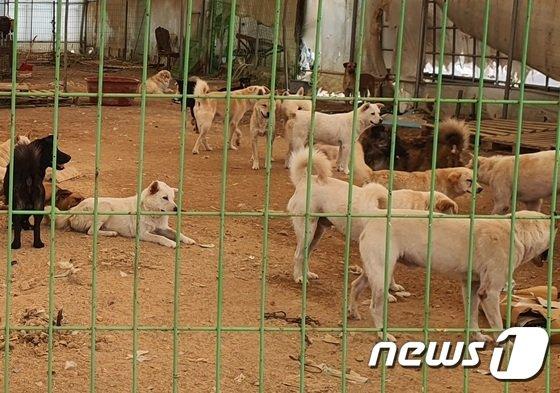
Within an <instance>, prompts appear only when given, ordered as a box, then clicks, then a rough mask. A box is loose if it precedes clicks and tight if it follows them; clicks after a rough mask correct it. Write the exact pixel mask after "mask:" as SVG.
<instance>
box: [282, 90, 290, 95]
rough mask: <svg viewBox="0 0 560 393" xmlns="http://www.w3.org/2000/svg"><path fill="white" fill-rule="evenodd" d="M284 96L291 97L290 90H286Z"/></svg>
mask: <svg viewBox="0 0 560 393" xmlns="http://www.w3.org/2000/svg"><path fill="white" fill-rule="evenodd" d="M282 95H283V96H289V95H290V90H286V91H285V92H284V93H282Z"/></svg>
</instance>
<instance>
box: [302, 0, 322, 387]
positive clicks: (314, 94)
mask: <svg viewBox="0 0 560 393" xmlns="http://www.w3.org/2000/svg"><path fill="white" fill-rule="evenodd" d="M322 19H323V0H318V2H317V22H316V24H315V61H314V62H313V71H312V75H311V81H312V82H311V119H310V124H309V138H308V143H307V144H308V146H309V155H308V157H307V174H306V176H307V177H306V189H305V193H306V194H305V214H304V217H305V223H304V234H303V244H304V249H303V276H302V280H301V281H302V282H301V284H302V287H301V330H300V341H299V345H300V354H299V391H300V393H305V353H306V351H307V340H306V338H307V333H306V331H307V325H306V324H305V320H306V314H307V280H308V278H307V274H308V270H309V253H310V248H309V246H310V244H309V243H310V242H309V235H310V233H309V222H310V220H311V216H310V211H309V210H310V207H311V187H312V182H311V173H312V171H313V144H314V139H315V111H316V110H317V82H318V75H319V67H320V64H321V28H322Z"/></svg>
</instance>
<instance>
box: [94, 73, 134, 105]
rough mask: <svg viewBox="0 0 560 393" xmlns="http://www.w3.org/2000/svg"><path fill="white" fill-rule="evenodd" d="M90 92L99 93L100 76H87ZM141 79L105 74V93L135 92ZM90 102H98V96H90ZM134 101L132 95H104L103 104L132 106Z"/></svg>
mask: <svg viewBox="0 0 560 393" xmlns="http://www.w3.org/2000/svg"><path fill="white" fill-rule="evenodd" d="M85 79H86V83H87V91H88V93H97V87H98V83H99V77H97V76H90V77H87V78H85ZM139 84H140V81H139V80H138V79H136V78H128V77H124V76H104V77H103V93H126V94H135V93H137V92H138V85H139ZM89 102H91V103H94V104H96V103H97V97H90V98H89ZM133 103H134V98H132V97H130V98H129V97H103V105H110V106H130V105H132V104H133Z"/></svg>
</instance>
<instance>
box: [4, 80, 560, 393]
mask: <svg viewBox="0 0 560 393" xmlns="http://www.w3.org/2000/svg"><path fill="white" fill-rule="evenodd" d="M92 72H95V70H92ZM85 74H87V73H86V72H83V71H79V72H78V71H76V72H73V74H72V77H73V78H74V79H75V80H80V78H81V77H82V76H84V75H85ZM9 115H10V114H9V110H7V109H0V137H1V139H2V140H5V139H6V137H7V135H8V130H9V128H8V125H9ZM139 115H140V108H139V106H132V107H104V108H103V115H102V122H103V127H102V138H101V139H102V147H101V155H102V159H101V163H102V164H101V169H100V175H99V184H100V195H103V196H118V197H121V196H122V197H124V196H130V195H134V194H135V190H136V174H137V169H138V167H137V164H138V157H139V148H140V145H139V125H140V116H139ZM16 121H17V127H16V128H17V132H18V133H20V134H29V133H30V134H31V136H32V137H33V138H35V137H40V136H44V135H47V134H49V133H51V130H52V126H53V109H52V108H50V107H37V108H23V109H18V110H17V113H16ZM242 129H243V131H244V135H245V139H244V140H243V141H242V147H241V149H240V150H239V151H230V152H229V160H228V171H227V192H226V195H225V197H226V205H227V210H228V211H235V212H259V211H261V209H262V208H263V205H264V190H265V187H264V185H265V172H264V170H260V171H253V170H251V166H250V161H249V158H250V154H251V153H250V145H249V141H248V138H247V134H248V119H247V118H246V119H245V120H244V122H243V125H242ZM221 130H222V126H221V124H218V123H216V124H215V126H214V128H213V132H212V134H211V135H210V139H211V142H212V144H213V145H214V147H215V150H214V151H212V152H202V154H201V155H198V156H193V155H192V154H191V152H190V151H191V148H192V145H193V143H194V138H195V134H193V133H192V132H191V131H190V129H189V131H188V133H187V143H186V147H185V178H184V184H185V186H184V200H183V204H184V206H185V208H186V209H187V210H188V211H189V212H200V211H210V212H218V211H219V208H220V200H221V194H220V180H221V176H222V174H221V165H222V158H223V155H222V145H223V143H222V137H221V135H222V131H221ZM95 131H96V108H95V107H94V106H72V107H63V108H61V109H60V120H59V144H60V146H61V149H62V150H63V151H65V152H67V153H69V154H71V155H72V163H73V164H74V165H75V166H76V167H77V168H78V169H79V170H80V171H81V173H82V176H81V177H79V178H77V179H74V180H70V181H67V182H65V183H63V184H62V186H63V187H64V188H69V189H72V190H75V191H79V192H81V193H82V194H83V195H85V196H90V195H92V194H93V184H94V158H95V157H94V151H95ZM179 135H180V111H179V106H178V105H176V104H173V103H171V102H170V100H152V101H150V102H149V105H148V110H147V117H146V133H145V136H146V137H145V148H144V167H143V172H142V179H143V185H144V186H146V185H148V184H149V182H151V181H152V180H156V179H158V180H163V181H165V182H167V183H168V184H170V185H172V186H176V185H177V184H178V173H179V154H180V151H179V150H180V149H179ZM277 143H278V145H277V147H275V158H276V162H275V163H274V164H273V168H272V174H271V176H272V177H271V188H270V208H271V209H272V210H274V211H284V210H285V206H286V204H287V201H288V199H289V198H290V196H291V194H292V192H293V187H292V185H291V183H290V181H289V179H288V173H287V171H286V170H285V169H284V168H283V162H282V159H283V155H284V152H285V151H286V144H285V143H284V141H283V140H281V139H280V140H279V141H278V142H277ZM260 149H261V151H262V152H263V153H262V156H263V157H264V140H261V141H260ZM460 202H461V203H460V204H461V208H462V211H463V212H465V211H466V209H467V208H468V204H469V200H468V198H465V199H464V200H461V201H460ZM490 206H491V205H490V201H489V198H488V194H487V192H483V194H481V197H480V200H479V212H489V210H490ZM182 225H183V231H184V232H185V233H186V234H187V235H188V236H190V237H192V238H194V239H195V240H197V241H199V242H201V243H213V244H215V245H216V247H215V248H199V247H196V246H189V247H185V246H183V247H182V248H181V251H180V254H181V261H180V267H179V305H178V311H179V313H178V321H179V324H180V325H181V326H188V327H196V328H200V327H205V328H212V327H213V326H215V324H216V323H217V318H218V299H219V297H218V280H217V271H218V254H219V247H218V246H219V228H220V219H219V217H216V216H213V217H208V216H206V217H200V216H199V217H195V216H189V217H186V218H184V220H183V223H182ZM0 226H1V227H2V228H5V227H6V220H5V217H4V216H2V217H1V218H0ZM263 236H264V234H263V219H262V218H261V217H239V216H238V217H227V218H226V219H225V243H224V259H223V286H222V289H223V293H222V305H223V308H222V323H223V326H225V327H253V328H257V327H259V312H260V306H261V304H260V294H261V271H262V269H263V266H262V247H263V246H262V241H263ZM6 237H7V236H6V231H5V230H4V231H0V243H1V244H3V245H5V244H6ZM43 238H44V241H45V243H46V244H47V246H51V245H53V240H51V239H49V227H48V226H45V227H44V229H43ZM268 238H269V259H268V266H267V270H266V272H265V274H266V280H265V290H264V292H265V294H266V301H265V304H264V308H265V310H266V312H274V311H284V312H285V313H286V315H287V316H288V317H298V316H300V315H301V306H302V299H301V287H300V285H297V284H295V283H294V282H293V280H292V274H291V272H292V255H293V252H294V249H295V242H294V236H293V232H292V229H291V223H290V221H289V220H288V219H285V218H274V219H271V221H270V228H269V233H268ZM54 242H55V243H54V244H56V246H55V255H56V258H55V259H56V261H57V266H56V268H55V274H56V275H59V274H62V273H64V272H65V271H66V270H67V269H64V268H62V267H61V266H60V265H59V263H61V262H63V263H64V262H68V261H71V263H73V264H74V266H76V267H78V268H80V270H79V271H78V272H77V273H75V274H72V275H70V276H66V277H59V278H55V279H54V288H49V262H48V261H49V247H46V248H44V249H40V250H36V249H33V248H31V233H29V232H27V233H25V234H24V236H23V248H22V249H21V250H18V251H15V252H14V254H13V259H14V261H15V262H13V269H12V270H13V276H12V298H11V299H9V303H10V307H11V314H10V323H11V324H14V325H21V324H25V323H30V324H32V323H34V322H35V321H37V320H39V322H40V317H41V316H40V315H39V317H34V316H33V315H31V314H33V312H30V309H48V299H49V290H50V289H52V291H53V295H54V297H53V298H54V307H55V309H56V310H59V309H63V315H64V320H63V324H64V325H70V326H79V325H82V326H86V327H88V326H91V323H92V320H91V316H92V312H91V304H92V296H93V298H94V299H95V304H96V307H97V312H96V314H95V317H96V323H97V326H98V327H101V328H102V327H103V326H122V327H130V326H131V325H132V323H133V311H132V310H133V302H134V298H133V286H134V277H135V272H134V269H133V259H134V241H133V240H132V239H126V238H120V237H119V238H101V239H100V240H99V255H98V262H97V267H96V270H97V274H96V279H97V281H96V288H95V290H94V288H93V287H92V278H93V276H92V271H93V267H92V238H91V237H89V236H86V235H83V234H78V233H72V232H62V231H57V232H56V238H55V239H54ZM343 249H344V238H343V237H342V236H341V235H339V234H338V233H336V232H334V231H330V232H328V233H327V234H326V236H325V237H324V239H323V241H322V242H321V244H320V248H319V249H318V250H317V251H316V252H315V253H314V255H313V257H312V266H313V269H314V271H315V272H316V273H318V274H319V276H320V279H319V280H318V281H313V282H312V283H310V285H309V287H308V291H307V314H308V315H309V316H311V317H313V318H314V319H316V320H317V321H319V323H320V327H321V328H329V327H331V328H336V327H338V326H339V325H340V323H341V321H342V318H343V310H342V309H343V294H342V293H343ZM0 250H1V251H0V258H3V259H2V260H6V249H5V247H1V248H0ZM556 255H558V254H556ZM351 264H358V265H359V264H360V259H359V255H358V253H357V247H356V246H355V245H354V246H353V247H352V251H351ZM0 266H1V268H0V275H2V277H3V280H2V283H1V285H2V288H0V299H1V301H0V305H1V307H2V308H1V310H0V312H1V314H0V317H1V318H2V324H4V323H5V322H6V321H5V320H4V316H5V307H6V298H5V297H6V280H5V277H6V264H4V263H2V264H0ZM136 273H137V275H138V298H137V304H138V322H139V324H140V325H143V326H144V325H146V326H151V327H159V328H162V329H160V331H157V332H152V331H150V332H146V331H142V330H140V331H139V333H138V337H139V345H138V348H139V349H140V350H142V351H148V352H147V353H146V354H145V355H144V356H143V359H142V360H143V361H142V362H140V363H138V372H139V383H138V386H139V391H141V392H169V391H171V388H172V380H173V377H174V376H173V375H172V364H173V361H172V359H173V334H172V331H171V327H172V325H173V317H174V314H173V307H174V304H173V294H174V251H173V250H171V249H168V248H165V247H162V246H159V245H156V244H151V243H141V245H140V268H139V269H138V271H137V272H136ZM355 277H356V276H352V275H351V277H350V279H354V278H355ZM396 278H397V281H398V282H399V283H401V284H402V285H404V286H405V288H406V289H407V290H408V291H410V292H411V294H412V296H411V297H410V298H407V299H404V300H400V301H399V302H398V303H395V304H391V305H390V307H389V322H390V326H399V327H416V328H420V327H422V326H423V324H424V283H425V281H424V280H425V277H424V272H423V270H420V269H411V268H408V267H405V266H399V267H398V268H397V271H396ZM515 279H516V282H517V284H518V286H520V287H527V286H533V285H545V284H546V265H545V266H544V267H541V268H539V267H536V266H534V265H532V264H528V265H526V266H524V267H523V268H521V269H519V271H518V272H517V273H516V277H515ZM554 285H558V269H557V268H555V269H554ZM431 288H432V291H431V298H430V309H429V312H430V314H429V318H430V319H429V324H430V326H431V327H437V328H442V329H443V328H451V327H455V328H457V327H462V325H463V323H464V319H463V318H464V316H463V306H462V300H461V295H460V287H459V285H458V283H456V282H452V281H449V280H447V279H446V277H442V276H440V275H437V274H434V275H433V278H432V280H431ZM365 299H366V298H365V297H364V300H365ZM361 311H362V314H363V315H367V305H362V307H361ZM483 321H484V320H483ZM483 323H485V322H483ZM265 326H267V327H277V328H283V327H290V328H294V327H297V325H296V324H291V323H288V322H285V321H282V320H273V319H270V320H266V321H265ZM348 326H350V327H369V326H371V320H370V318H369V317H368V318H365V319H364V320H361V321H349V324H348ZM199 330H200V329H199ZM331 336H335V337H331ZM396 336H397V338H398V341H399V342H400V343H401V344H402V343H404V342H405V341H407V340H414V339H421V335H419V334H408V333H396ZM132 337H133V335H132V332H131V331H127V330H120V331H105V330H102V329H100V330H98V331H97V340H96V356H95V362H96V374H95V383H96V386H97V390H98V391H100V392H127V391H131V389H132V361H131V359H130V355H131V354H132ZM308 337H309V339H310V340H311V345H310V346H309V347H308V350H307V357H308V358H309V359H310V360H312V361H314V362H316V363H326V364H327V365H329V366H331V367H334V368H336V369H341V367H342V365H341V356H342V346H341V345H340V344H339V343H336V339H337V335H336V333H330V334H329V333H326V332H319V331H314V329H313V328H312V327H309V328H308ZM431 337H432V338H433V339H436V340H444V339H449V340H452V341H457V340H459V341H460V340H462V339H463V337H462V336H461V335H459V334H448V333H444V332H442V333H438V334H433V335H431ZM11 340H12V343H13V349H12V351H11V353H10V363H9V368H10V386H11V390H10V391H12V392H44V391H46V384H47V343H46V340H45V338H44V336H43V337H41V335H39V334H30V333H25V332H12V337H11ZM90 340H91V337H90V335H89V332H87V331H86V332H84V331H78V330H77V331H72V332H67V333H55V335H54V354H53V361H54V366H53V370H54V388H55V391H58V392H83V391H87V390H88V389H89V372H90V350H91V349H90ZM333 341H334V343H333ZM375 341H376V339H375V336H374V335H373V334H363V333H355V334H349V335H348V352H347V354H348V367H349V368H350V369H352V370H353V371H355V372H357V373H358V374H360V375H362V376H364V377H367V378H369V382H368V383H366V384H350V385H349V389H348V390H349V391H350V392H374V391H379V386H380V381H381V371H380V370H378V369H370V368H369V367H368V365H367V362H368V359H369V355H370V352H371V349H372V346H373V344H374V342H375ZM221 343H222V346H221V354H222V357H221V380H222V382H221V388H222V391H224V392H254V391H257V390H258V385H257V384H258V377H259V374H258V367H259V356H258V354H259V333H258V331H256V332H255V331H249V332H222V333H221ZM299 345H300V336H299V333H298V332H287V333H286V332H267V333H266V342H265V348H264V364H265V368H266V375H265V384H266V387H265V391H267V392H295V391H298V382H299V363H298V362H296V361H294V360H292V359H291V357H293V356H298V354H299ZM559 353H560V351H559V350H558V348H557V347H555V346H553V347H552V354H551V377H552V387H553V390H554V391H558V388H557V386H558V355H559ZM177 354H178V365H179V368H178V375H176V376H175V377H176V378H177V380H178V383H179V387H180V391H183V392H212V391H214V385H215V370H216V332H215V331H212V330H211V329H210V331H203V332H201V331H183V332H181V333H180V334H179V345H178V348H177ZM489 358H490V352H489V351H486V352H485V353H484V354H483V356H482V364H481V366H480V369H481V370H487V369H488V362H489ZM3 359H4V357H3ZM68 361H71V362H75V367H70V368H69V369H65V365H67V362H68ZM316 371H317V370H316V369H313V368H310V369H308V372H306V374H305V382H306V389H305V391H307V392H337V391H340V379H339V378H337V377H335V376H330V375H327V374H320V373H317V372H316ZM468 375H469V382H470V391H472V392H485V393H490V392H500V391H502V385H501V384H500V383H498V382H497V381H495V380H494V379H493V378H492V377H491V376H489V375H484V373H480V372H476V371H474V370H471V371H468ZM0 378H3V375H1V376H0ZM421 381H422V372H421V371H418V370H412V369H404V368H400V367H396V368H392V369H389V370H388V372H387V380H386V382H387V390H388V391H390V392H419V391H421V386H422V385H421ZM428 388H429V390H430V391H433V392H457V391H462V388H463V370H462V369H460V368H457V369H445V370H443V369H430V370H429V372H428ZM543 390H544V374H541V375H540V376H538V377H537V378H536V379H534V380H532V381H530V382H524V383H513V384H512V385H511V391H512V392H536V391H543Z"/></svg>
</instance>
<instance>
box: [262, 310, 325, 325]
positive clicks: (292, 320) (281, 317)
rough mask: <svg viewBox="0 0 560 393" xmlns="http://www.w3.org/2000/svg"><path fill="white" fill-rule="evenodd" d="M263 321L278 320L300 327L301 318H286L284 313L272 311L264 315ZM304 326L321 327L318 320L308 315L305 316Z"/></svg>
mask: <svg viewBox="0 0 560 393" xmlns="http://www.w3.org/2000/svg"><path fill="white" fill-rule="evenodd" d="M264 319H279V320H283V321H286V322H288V323H295V324H297V325H299V326H301V317H288V316H287V314H286V312H285V311H273V312H267V313H264ZM305 324H306V325H309V326H321V323H320V322H319V320H317V319H315V318H313V317H310V316H309V315H306V316H305Z"/></svg>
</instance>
